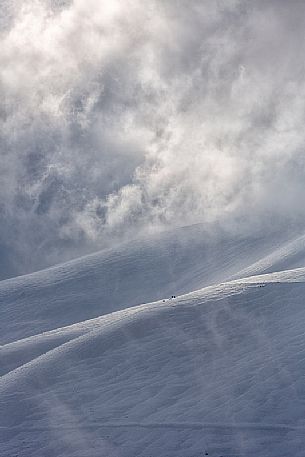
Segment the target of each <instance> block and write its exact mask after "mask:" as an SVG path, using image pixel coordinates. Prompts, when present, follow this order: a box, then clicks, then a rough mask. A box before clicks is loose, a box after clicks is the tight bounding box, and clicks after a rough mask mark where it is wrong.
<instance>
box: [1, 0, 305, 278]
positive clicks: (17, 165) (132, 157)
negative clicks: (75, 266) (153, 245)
mask: <svg viewBox="0 0 305 457" xmlns="http://www.w3.org/2000/svg"><path fill="white" fill-rule="evenodd" d="M304 33H305V4H304V3H303V2H299V1H290V2H285V1H279V0H274V1H267V2H263V1H260V0H257V1H246V0H245V1H238V0H227V1H221V0H216V1H213V2H210V1H197V0H190V1H178V0H175V1H173V0H172V1H167V0H165V1H164V0H162V1H161V0H159V1H158V0H152V1H149V2H147V1H140V0H132V1H128V0H126V1H124V2H123V1H117V0H111V1H110V0H75V1H72V0H71V1H65V0H62V1H60V0H57V1H55V0H53V1H52V0H26V1H25V0H24V1H23V0H4V1H2V2H1V5H0V97H1V106H0V153H1V166H0V173H1V177H0V217H1V224H0V255H1V263H0V277H2V278H5V277H9V276H14V275H16V274H22V273H28V272H31V271H33V270H37V269H40V268H43V267H45V266H48V265H52V264H55V263H58V262H60V261H64V260H67V259H70V258H73V257H77V256H80V255H83V254H86V253H88V252H93V251H95V250H98V249H101V248H104V247H109V246H113V245H115V244H117V243H119V242H121V241H124V240H128V239H133V238H136V237H138V236H139V235H143V234H146V235H147V234H148V233H153V232H156V231H159V230H163V229H168V228H174V227H177V226H182V225H185V224H186V223H187V224H191V223H197V222H201V223H203V224H204V225H205V227H206V228H207V229H210V231H211V232H214V230H215V227H217V228H219V227H221V228H222V230H225V231H229V232H231V233H236V232H244V233H258V232H265V231H267V232H270V231H272V230H273V228H274V227H275V226H276V227H277V228H279V227H285V228H287V226H303V220H304V216H305V215H304V211H305V209H304V205H303V204H302V201H303V200H304V178H305V166H304V161H305V155H304V140H305V131H304V127H303V126H304V106H305V97H304V92H305V86H304V58H303V44H304Z"/></svg>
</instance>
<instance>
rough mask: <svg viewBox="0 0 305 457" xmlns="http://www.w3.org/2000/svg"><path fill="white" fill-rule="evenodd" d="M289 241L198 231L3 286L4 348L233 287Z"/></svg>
mask: <svg viewBox="0 0 305 457" xmlns="http://www.w3.org/2000/svg"><path fill="white" fill-rule="evenodd" d="M287 236H288V235H287V234H284V235H279V234H277V236H276V237H275V236H270V237H269V238H255V239H253V238H237V237H235V238H234V237H233V238H231V237H230V236H228V235H226V236H224V235H221V236H220V235H217V236H216V237H215V236H214V234H209V233H208V232H206V231H205V230H204V228H203V227H202V226H201V225H195V226H190V227H185V228H182V229H179V230H175V231H170V232H164V233H161V234H159V235H155V236H154V237H150V238H146V239H141V240H138V241H134V242H130V243H126V244H124V245H122V246H120V247H118V248H116V249H108V250H104V251H101V252H99V253H97V254H93V255H90V256H87V257H83V258H81V259H78V260H74V261H71V262H67V263H65V264H62V265H59V266H55V267H53V268H49V269H47V270H43V271H40V272H37V273H34V274H31V275H27V276H21V277H17V278H13V279H9V280H6V281H1V282H0V310H1V319H0V342H2V343H5V342H8V341H14V340H17V339H21V338H25V337H27V336H30V335H35V334H37V333H41V332H43V331H47V330H51V329H54V328H58V327H62V326H65V325H70V324H72V323H75V322H81V321H83V320H86V319H90V318H93V317H97V316H100V315H102V314H107V313H109V312H113V311H117V310H120V309H124V308H127V307H130V306H134V305H137V304H141V303H147V302H151V301H155V300H159V299H162V298H163V297H168V296H171V295H179V294H182V293H187V292H191V291H192V290H195V289H199V288H202V287H204V286H207V285H211V284H215V283H217V282H221V281H225V280H226V279H229V278H230V277H232V276H233V275H234V274H236V273H237V272H238V271H240V270H242V269H244V268H248V267H249V266H251V265H252V264H253V263H255V262H258V261H260V259H261V258H262V257H264V256H265V255H266V254H272V253H273V251H274V250H275V249H277V248H278V247H279V246H281V245H282V244H283V243H284V242H286V240H287ZM215 240H217V242H216V241H215ZM304 259H305V255H304ZM303 264H304V266H305V260H304V263H303ZM287 268H289V266H288V267H287ZM271 271H272V270H271ZM258 272H259V271H255V273H256V274H257V273H258ZM242 276H246V274H244V275H242Z"/></svg>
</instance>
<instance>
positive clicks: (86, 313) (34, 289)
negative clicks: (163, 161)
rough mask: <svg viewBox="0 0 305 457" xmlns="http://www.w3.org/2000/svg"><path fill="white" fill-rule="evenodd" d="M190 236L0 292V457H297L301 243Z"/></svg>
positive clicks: (304, 402) (302, 411)
mask: <svg viewBox="0 0 305 457" xmlns="http://www.w3.org/2000/svg"><path fill="white" fill-rule="evenodd" d="M194 231H195V233H196V234H198V231H199V234H201V232H200V229H199V228H198V227H196V228H194V227H192V228H190V233H189V232H188V230H186V229H184V231H182V232H180V233H179V232H178V234H177V233H176V234H175V236H174V237H173V236H171V235H170V234H166V235H164V236H163V235H162V236H161V239H158V238H157V239H154V240H152V241H147V240H145V241H141V242H137V243H132V244H131V246H128V245H124V246H123V247H122V248H118V249H116V250H111V251H107V252H102V253H101V254H98V255H92V256H88V257H86V258H84V259H79V260H77V261H73V262H69V263H67V264H64V265H60V266H58V267H54V268H51V269H48V270H44V271H42V272H38V273H34V274H32V275H28V276H24V277H20V278H14V279H12V280H6V281H2V282H0V297H1V299H2V301H1V312H2V316H1V330H3V332H2V333H1V334H2V338H3V345H2V346H1V348H0V374H1V375H2V377H1V379H0V455H1V457H2V456H3V457H12V456H18V457H21V456H22V457H23V456H24V457H25V456H26V457H28V456H52V457H53V456H54V457H55V456H79V457H86V456H88V457H91V456H92V457H94V456H99V457H100V456H107V457H113V456H114V457H115V456H120V457H121V456H123V457H127V456H128V457H135V456H143V457H166V456H168V457H197V456H198V457H199V456H203V455H205V452H208V455H209V456H213V457H216V456H217V457H220V456H222V457H233V456H236V457H237V456H245V457H249V456H263V457H269V456H270V457H280V456H283V457H284V456H285V457H287V456H288V457H289V456H291V457H304V455H305V451H304V449H305V433H304V432H305V384H304V375H305V306H304V305H305V249H304V243H305V241H304V239H305V238H304V237H298V238H297V239H295V240H292V241H287V242H285V243H282V244H281V246H279V245H278V244H279V242H278V240H277V242H274V241H272V240H271V241H270V240H269V241H268V242H266V241H264V242H259V241H258V240H256V241H255V242H253V243H252V244H251V242H247V241H245V240H243V241H236V243H235V245H234V243H233V242H230V243H229V242H228V243H222V245H221V248H220V249H219V251H217V252H218V255H219V257H218V259H216V260H215V259H213V260H211V259H210V255H211V252H212V251H211V249H210V247H207V246H208V243H207V242H203V243H202V246H201V245H200V243H199V241H198V240H197V241H196V242H195V243H194V245H193V244H192V238H193V237H194ZM173 238H174V242H173ZM256 244H257V247H256V248H255V245H256ZM160 246H161V247H160ZM199 246H201V248H200V249H199ZM272 246H273V248H272ZM241 247H242V253H241ZM272 249H273V251H272ZM198 250H199V251H200V252H199V255H198V257H196V258H195V261H194V262H193V263H192V259H191V260H190V259H187V252H188V251H190V252H191V253H192V255H193V254H194V252H195V251H198ZM163 251H165V252H166V253H167V255H169V253H170V252H172V251H174V252H175V254H173V257H170V260H171V261H172V263H173V264H172V265H171V268H170V269H169V270H168V259H167V258H166V256H165V257H164V256H163V257H162V256H161V258H160V252H163ZM154 252H155V255H153V253H154ZM262 252H264V253H266V252H267V255H262ZM258 255H260V256H261V257H260V258H258ZM202 259H203V260H202ZM234 259H235V261H234ZM247 259H248V260H247ZM203 261H204V262H205V265H203V266H202V263H203ZM247 261H248V265H247V264H246V262H247ZM183 262H185V263H184V265H183V267H182V266H181V265H180V263H183ZM251 262H252V264H251ZM221 265H223V266H222V267H221ZM234 268H235V271H234ZM112 270H113V271H112ZM159 270H160V271H159ZM207 270H209V273H208V275H207V276H206V277H205V273H206V272H207ZM123 271H124V272H125V273H126V272H127V273H128V274H127V278H124V279H123V280H122V282H123V284H118V282H117V280H118V277H119V276H118V275H119V274H122V272H123ZM168 271H169V273H168ZM238 271H240V272H241V273H238ZM105 272H107V274H106V276H107V277H106V279H105V278H103V275H104V274H105ZM118 272H119V273H118ZM157 272H158V273H157ZM213 272H214V274H213ZM173 275H176V277H175V278H174V280H173ZM250 275H252V276H250ZM151 278H154V279H153V283H152V284H150V279H151ZM170 278H171V281H170ZM180 279H181V283H180V289H179V282H180ZM111 281H112V282H111ZM219 281H224V282H219ZM166 282H167V283H166ZM95 283H96V284H95ZM106 283H107V284H106ZM211 283H214V285H209V284H211ZM158 284H159V285H160V287H159V286H158ZM124 287H125V288H126V289H125V290H124V292H123V293H122V295H123V298H122V297H119V294H120V293H121V292H122V290H123V288H124ZM174 287H175V288H174ZM195 287H197V290H195V291H192V288H195ZM177 290H178V292H183V293H182V294H181V295H179V296H178V297H177V298H176V299H173V300H171V299H169V298H168V297H169V296H170V295H172V294H173V293H174V294H177V293H178V292H177ZM146 291H147V297H151V298H153V300H156V301H152V302H151V303H146V304H138V305H137V302H138V300H140V297H142V296H145V292H146ZM161 292H162V293H164V295H163V296H160V294H161ZM124 297H125V299H126V305H124V301H123V299H124ZM163 297H164V298H163ZM164 300H165V301H164ZM131 305H132V307H130V306H131ZM83 307H84V308H85V309H83ZM98 312H99V314H100V316H98V317H97V315H98ZM83 317H84V318H85V319H83ZM62 324H64V325H62ZM37 330H40V331H37ZM31 333H32V334H31Z"/></svg>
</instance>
